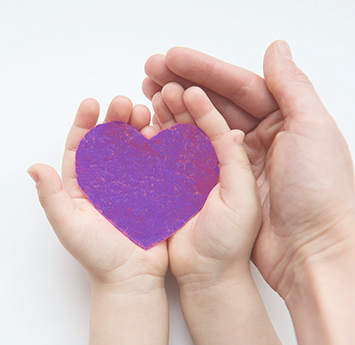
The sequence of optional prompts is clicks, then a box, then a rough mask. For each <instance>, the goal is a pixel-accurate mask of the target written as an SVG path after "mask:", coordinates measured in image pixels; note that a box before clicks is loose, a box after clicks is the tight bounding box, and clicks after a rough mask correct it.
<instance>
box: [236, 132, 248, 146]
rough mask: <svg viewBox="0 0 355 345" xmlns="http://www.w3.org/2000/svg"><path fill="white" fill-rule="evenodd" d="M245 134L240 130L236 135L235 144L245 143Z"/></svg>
mask: <svg viewBox="0 0 355 345" xmlns="http://www.w3.org/2000/svg"><path fill="white" fill-rule="evenodd" d="M244 136H245V134H244V133H243V132H242V131H238V134H237V135H236V136H235V137H234V144H235V145H237V146H241V145H243V143H244Z"/></svg>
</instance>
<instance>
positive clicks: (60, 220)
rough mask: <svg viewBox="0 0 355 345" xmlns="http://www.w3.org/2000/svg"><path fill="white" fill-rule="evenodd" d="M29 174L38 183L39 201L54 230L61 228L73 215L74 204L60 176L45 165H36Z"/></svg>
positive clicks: (30, 169) (29, 170)
mask: <svg viewBox="0 0 355 345" xmlns="http://www.w3.org/2000/svg"><path fill="white" fill-rule="evenodd" d="M27 172H28V174H29V175H30V176H31V178H32V179H33V180H34V182H35V183H36V188H37V193H38V199H39V201H40V203H41V205H42V207H43V209H44V211H45V213H46V216H47V218H48V220H49V222H50V223H51V225H52V227H53V229H54V230H56V228H61V226H63V225H64V224H65V222H66V220H67V219H68V217H70V215H71V214H72V213H73V210H74V204H73V201H72V200H71V198H70V196H69V195H68V193H67V192H66V191H65V190H64V189H63V185H62V181H61V179H60V177H59V175H58V174H57V172H56V171H55V170H54V169H53V168H52V167H50V166H48V165H45V164H34V165H32V166H31V167H30V168H29V169H28V170H27Z"/></svg>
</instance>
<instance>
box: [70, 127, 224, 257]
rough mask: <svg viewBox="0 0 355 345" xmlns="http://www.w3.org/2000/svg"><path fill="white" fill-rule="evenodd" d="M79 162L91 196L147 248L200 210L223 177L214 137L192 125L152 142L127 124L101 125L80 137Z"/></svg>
mask: <svg viewBox="0 0 355 345" xmlns="http://www.w3.org/2000/svg"><path fill="white" fill-rule="evenodd" d="M75 164H76V174H77V180H78V183H79V186H80V188H81V189H82V191H83V192H84V194H85V195H86V197H87V198H88V200H89V201H90V202H91V203H92V204H93V206H94V207H95V208H96V209H97V210H98V211H99V212H100V213H101V214H102V215H103V216H104V217H105V218H106V219H107V220H109V221H110V222H111V223H112V224H113V225H114V226H115V227H116V228H117V229H118V230H120V231H121V232H122V233H123V234H124V235H125V236H127V237H128V238H129V239H130V240H131V241H132V242H134V243H135V244H137V245H138V246H140V247H141V248H143V249H146V250H147V249H149V248H151V247H152V246H154V245H156V244H158V243H159V242H161V241H163V240H165V239H167V238H168V237H170V236H171V235H173V234H174V233H175V232H176V231H177V230H179V229H180V228H181V227H182V226H183V225H184V224H185V223H186V222H187V221H188V220H189V219H191V218H192V217H193V216H194V215H195V214H196V213H197V212H198V211H199V210H200V209H201V208H202V206H203V204H204V203H205V201H206V199H207V196H208V194H209V192H210V191H211V190H212V188H213V187H214V186H215V184H216V183H217V180H218V175H219V169H218V161H217V157H216V153H215V151H214V149H213V146H212V144H211V142H210V140H209V139H208V137H207V136H206V135H205V134H204V133H203V132H202V131H201V130H200V129H198V128H197V127H196V126H194V125H190V124H176V125H174V126H172V127H170V128H168V129H165V130H163V131H161V132H159V133H158V134H157V135H156V136H154V137H153V138H151V139H149V140H148V139H146V138H145V137H144V136H143V135H142V134H141V133H140V132H139V131H137V130H136V129H134V128H133V127H132V126H129V125H127V124H126V123H122V122H109V123H104V124H100V125H97V126H95V127H94V128H92V129H91V130H90V131H89V132H88V133H87V134H86V135H85V137H84V138H83V139H82V140H81V141H80V143H79V146H78V149H77V152H76V163H75Z"/></svg>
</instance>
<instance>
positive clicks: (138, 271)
mask: <svg viewBox="0 0 355 345" xmlns="http://www.w3.org/2000/svg"><path fill="white" fill-rule="evenodd" d="M98 116H99V105H98V103H97V102H96V101H95V100H93V99H86V100H84V101H83V102H82V103H81V105H80V107H79V109H78V112H77V115H76V118H75V121H74V124H73V126H72V128H71V130H70V132H69V135H68V138H67V142H66V148H65V153H64V157H63V171H62V174H63V185H62V181H61V180H60V177H59V176H58V174H57V173H56V171H55V170H54V169H53V168H51V167H49V166H46V165H43V164H35V165H33V166H32V167H31V168H30V169H29V173H30V175H31V176H32V177H33V178H34V180H35V181H36V186H37V189H38V197H39V200H40V202H41V204H42V206H43V208H44V210H45V213H46V215H47V218H48V220H49V222H50V223H51V225H52V227H53V229H54V231H55V232H56V234H57V236H58V238H59V240H60V241H61V242H62V244H63V246H64V247H65V248H66V249H67V250H68V251H69V252H70V253H71V254H72V255H73V257H74V258H75V259H77V260H78V261H79V263H80V264H81V265H82V266H83V267H84V268H85V269H86V270H87V271H88V273H89V275H90V278H91V280H92V281H94V282H98V283H105V284H107V283H120V282H125V283H127V282H131V283H132V287H131V288H132V290H131V291H133V290H134V289H136V288H137V289H140V288H142V286H141V285H140V284H139V282H140V280H141V278H144V280H145V281H146V280H148V279H147V278H149V279H150V283H149V284H150V285H151V287H155V285H159V286H164V278H165V274H166V271H167V267H168V255H167V248H166V242H163V243H160V244H159V245H157V246H155V247H154V248H152V249H151V250H148V251H146V250H143V249H141V248H140V247H138V246H136V245H135V244H134V243H132V242H131V241H130V240H128V239H127V238H126V237H125V236H124V235H123V234H122V233H121V232H120V231H118V230H117V229H116V228H115V227H114V226H113V225H112V224H111V223H110V222H108V221H107V220H106V219H105V218H104V217H103V216H102V215H101V214H100V213H99V212H98V211H97V210H96V209H95V208H94V207H93V206H92V204H91V203H90V202H89V201H88V200H87V199H86V197H85V195H84V193H83V192H82V191H81V189H80V187H79V185H78V182H77V180H76V174H75V152H76V149H77V146H78V144H79V142H80V140H81V139H82V138H83V136H84V135H85V134H86V133H87V132H88V131H89V130H90V129H91V128H92V127H93V126H95V125H96V122H97V120H98ZM149 120H150V112H149V110H148V109H147V108H146V107H144V106H135V107H132V103H131V101H130V100H129V99H128V98H126V97H123V96H119V97H116V98H115V99H114V100H113V101H112V103H111V104H110V107H109V109H108V111H107V115H106V119H105V122H109V121H121V122H125V123H129V124H130V125H132V126H134V127H135V128H136V129H138V130H141V132H142V134H144V135H145V136H148V137H149V136H152V135H154V134H155V133H154V130H153V127H149V126H148V125H149ZM152 131H153V133H152ZM136 283H137V284H136ZM143 288H144V289H148V288H149V285H148V286H144V287H143Z"/></svg>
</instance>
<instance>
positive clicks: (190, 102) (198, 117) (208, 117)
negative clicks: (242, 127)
mask: <svg viewBox="0 0 355 345" xmlns="http://www.w3.org/2000/svg"><path fill="white" fill-rule="evenodd" d="M184 102H185V105H186V108H187V110H188V111H189V113H190V114H191V115H192V117H193V118H194V120H195V122H196V124H197V126H198V127H199V128H200V129H201V130H202V131H204V132H205V133H206V134H207V136H208V137H209V138H210V140H211V142H212V144H213V146H214V147H216V145H217V143H218V140H219V139H220V138H221V137H222V135H223V134H224V133H226V132H229V131H230V129H229V127H228V124H227V122H226V120H225V119H224V118H223V116H222V115H221V114H220V113H219V112H218V111H217V109H216V108H215V107H214V106H213V104H212V103H211V101H210V100H209V98H208V97H207V95H206V94H205V92H204V91H203V90H202V89H200V88H199V87H196V86H193V87H190V88H189V89H187V90H186V91H185V93H184Z"/></svg>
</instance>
